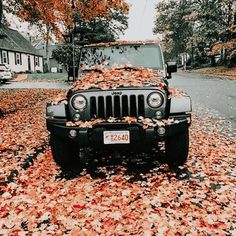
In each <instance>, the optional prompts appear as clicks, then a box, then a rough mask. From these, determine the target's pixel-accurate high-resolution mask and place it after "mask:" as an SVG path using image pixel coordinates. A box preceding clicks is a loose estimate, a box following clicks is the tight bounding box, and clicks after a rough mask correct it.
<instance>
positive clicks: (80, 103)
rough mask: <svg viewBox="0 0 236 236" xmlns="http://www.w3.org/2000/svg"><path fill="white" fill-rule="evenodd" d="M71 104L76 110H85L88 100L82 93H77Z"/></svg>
mask: <svg viewBox="0 0 236 236" xmlns="http://www.w3.org/2000/svg"><path fill="white" fill-rule="evenodd" d="M71 104H72V106H73V108H74V109H75V110H84V109H85V107H86V106H87V100H86V98H85V97H84V96H82V95H77V96H74V97H73V98H72V101H71Z"/></svg>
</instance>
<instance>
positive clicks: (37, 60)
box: [34, 57, 39, 66]
mask: <svg viewBox="0 0 236 236" xmlns="http://www.w3.org/2000/svg"><path fill="white" fill-rule="evenodd" d="M34 59H35V66H39V58H38V57H35V58H34Z"/></svg>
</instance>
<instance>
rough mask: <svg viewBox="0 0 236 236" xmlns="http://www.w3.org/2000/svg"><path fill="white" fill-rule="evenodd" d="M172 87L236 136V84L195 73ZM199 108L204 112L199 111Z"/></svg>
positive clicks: (47, 85) (44, 85) (41, 84)
mask: <svg viewBox="0 0 236 236" xmlns="http://www.w3.org/2000/svg"><path fill="white" fill-rule="evenodd" d="M169 84H170V86H171V87H177V88H179V89H181V90H183V91H185V92H187V93H188V94H189V95H190V96H191V98H192V101H193V110H194V111H195V112H196V113H201V112H204V114H206V113H209V114H211V115H212V117H213V118H214V119H225V120H226V123H228V124H229V126H230V129H231V130H232V133H233V136H236V80H227V79H220V78H214V77H209V76H203V75H199V74H195V73H188V72H178V73H175V74H173V78H172V79H171V80H169ZM69 86H70V85H69V84H67V83H60V82H55V83H52V82H11V83H8V84H5V85H0V89H1V88H6V89H7V88H8V89H14V88H18V89H21V88H48V89H52V88H60V89H67V88H69ZM199 107H201V108H203V110H199Z"/></svg>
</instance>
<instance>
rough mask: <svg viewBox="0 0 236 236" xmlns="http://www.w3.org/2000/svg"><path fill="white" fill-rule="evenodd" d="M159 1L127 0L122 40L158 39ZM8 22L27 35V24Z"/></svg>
mask: <svg viewBox="0 0 236 236" xmlns="http://www.w3.org/2000/svg"><path fill="white" fill-rule="evenodd" d="M159 1H160V0H127V2H128V3H129V4H130V11H129V27H128V29H127V30H126V32H125V35H121V36H120V39H122V40H145V39H158V35H154V34H153V32H152V31H153V28H154V21H155V5H156V4H157V2H159ZM7 18H8V20H9V21H10V22H11V27H12V28H15V29H17V30H19V31H20V32H21V33H23V34H24V35H27V34H28V32H29V30H28V27H27V26H28V24H26V23H25V24H22V23H19V21H18V20H17V18H16V17H14V16H12V15H8V17H7ZM30 31H31V33H30V34H31V35H36V34H34V30H33V28H31V29H30Z"/></svg>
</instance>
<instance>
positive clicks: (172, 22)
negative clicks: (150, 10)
mask: <svg viewBox="0 0 236 236" xmlns="http://www.w3.org/2000/svg"><path fill="white" fill-rule="evenodd" d="M233 7H234V1H233V0H207V1H206V0H197V1H195V0H178V1H173V0H169V1H162V2H160V3H159V4H158V5H157V7H156V9H157V18H156V22H155V29H154V32H155V33H162V34H163V35H164V43H165V47H166V48H167V51H168V52H169V54H170V57H172V58H173V57H177V55H179V54H180V53H183V52H188V54H190V55H192V61H193V60H194V61H197V62H198V63H199V64H203V63H206V62H207V61H208V56H210V58H211V64H212V65H214V62H215V61H214V58H215V56H214V55H213V54H212V53H208V52H209V50H212V49H213V47H214V45H217V44H218V43H219V42H221V44H222V43H224V42H228V41H229V40H232V38H234V36H233V34H232V30H230V29H231V28H232V23H233V21H234V13H233ZM225 55H226V54H225Z"/></svg>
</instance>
